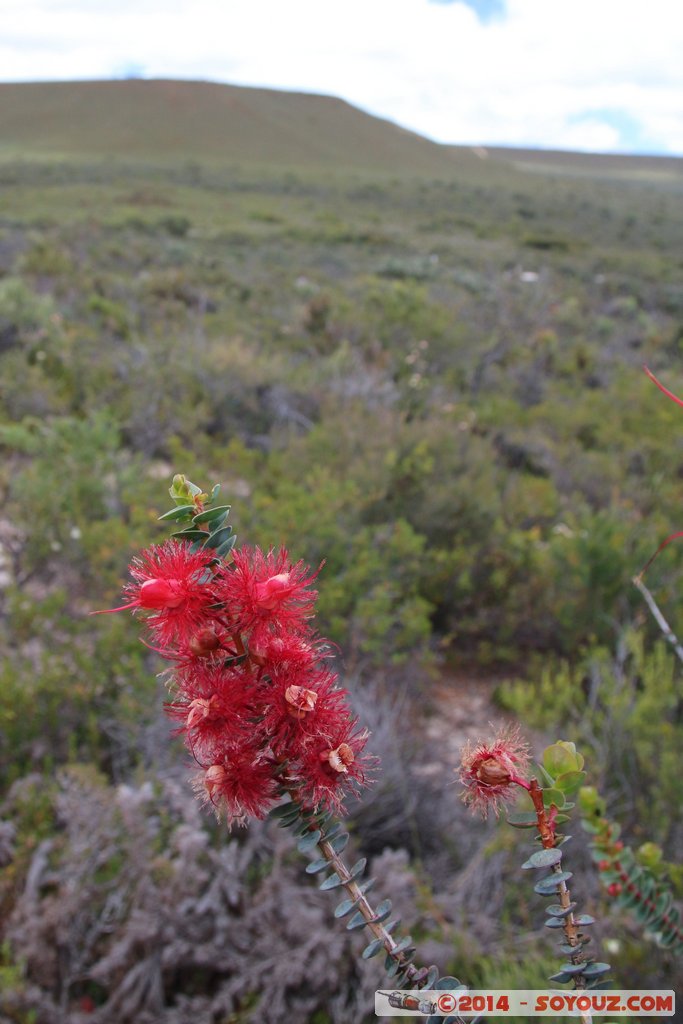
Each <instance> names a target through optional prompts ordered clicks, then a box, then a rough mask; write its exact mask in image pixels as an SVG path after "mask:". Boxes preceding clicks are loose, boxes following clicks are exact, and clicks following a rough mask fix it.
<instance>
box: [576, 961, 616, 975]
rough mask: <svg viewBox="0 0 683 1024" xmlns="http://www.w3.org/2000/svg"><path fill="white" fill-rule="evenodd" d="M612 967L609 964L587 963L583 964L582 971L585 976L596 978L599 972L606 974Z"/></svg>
mask: <svg viewBox="0 0 683 1024" xmlns="http://www.w3.org/2000/svg"><path fill="white" fill-rule="evenodd" d="M611 970H612V968H611V966H610V965H609V964H601V963H595V964H588V966H584V969H583V973H584V974H585V976H586V977H587V978H598V977H599V976H600V975H601V974H607V973H608V971H611Z"/></svg>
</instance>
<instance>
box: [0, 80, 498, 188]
mask: <svg viewBox="0 0 683 1024" xmlns="http://www.w3.org/2000/svg"><path fill="white" fill-rule="evenodd" d="M40 155H43V156H50V155H52V156H65V157H82V156H100V157H101V156H104V157H113V156H117V157H121V158H123V159H131V158H132V159H137V158H139V159H145V160H147V159H155V160H159V159H162V160H167V159H179V158H180V159H200V160H201V159H206V160H219V161H221V162H223V161H230V162H236V163H239V162H244V163H262V162H271V163H274V164H277V165H278V166H280V167H282V166H293V167H304V166H309V165H310V166H313V167H330V168H336V167H341V168H358V169H367V170H377V171H387V172H393V173H404V172H408V173H417V174H429V175H433V176H450V175H452V174H453V170H454V163H453V157H452V154H449V152H448V150H447V149H446V148H445V147H443V146H439V145H438V144H436V143H434V142H430V141H428V140H427V139H424V138H422V137H421V136H419V135H416V134H414V133H412V132H409V131H406V130H405V129H403V128H400V127H398V126H397V125H395V124H391V123H390V122H388V121H384V120H382V119H380V118H377V117H372V116H371V115H369V114H365V113H363V112H362V111H361V110H358V109H357V108H355V107H353V106H351V105H350V104H349V103H346V102H345V101H344V100H340V99H336V98H333V97H331V96H317V95H312V94H307V93H295V92H280V91H277V90H274V89H252V88H246V87H241V86H232V85H219V84H214V83H209V82H186V81H164V80H159V81H154V80H149V81H147V80H137V79H134V80H125V81H111V82H58V83H42V82H41V83H21V84H0V158H2V157H5V158H7V157H15V156H40ZM463 160H464V163H465V165H468V166H469V167H474V166H475V165H476V164H477V163H478V161H477V159H476V157H474V156H473V155H472V154H471V153H470V152H468V151H466V152H464V153H463V154H461V155H460V161H461V163H462V161H463Z"/></svg>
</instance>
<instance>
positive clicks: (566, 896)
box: [528, 779, 592, 1024]
mask: <svg viewBox="0 0 683 1024" xmlns="http://www.w3.org/2000/svg"><path fill="white" fill-rule="evenodd" d="M528 792H529V796H530V797H531V800H532V802H533V805H534V810H535V811H536V821H537V823H538V832H539V835H540V837H541V843H542V845H543V848H544V849H546V850H549V849H552V848H553V847H555V846H556V837H555V830H554V828H553V827H552V825H551V824H550V822H549V821H548V815H547V813H546V809H545V804H544V803H543V790H542V789H541V787H540V786H539V784H538V779H531V780H530V782H529V790H528ZM551 871H552V872H553V874H555V875H561V874H562V867H561V865H560V864H553V866H552V868H551ZM557 892H558V896H559V899H560V906H561V907H562V909H563V910H565V911H568V912H567V913H566V914H565V915H564V918H563V922H562V928H563V930H564V934H565V937H566V939H567V945H568V946H572V947H573V949H574V950H575V952H572V954H571V956H570V959H571V962H572V963H573V964H581V963H583V962H584V960H585V957H584V955H583V945H582V943H581V940H580V938H579V929H578V926H577V924H576V920H575V918H574V914H573V912H572V911H571V910H569V908H570V907H571V906H572V901H571V896H570V893H569V889H568V888H567V883H566V882H565V881H560V882H558V883H557ZM573 981H574V988H575V989H584V988H585V987H586V983H585V980H584V977H583V975H582V974H579V975H575V976H574V978H573ZM581 1020H582V1021H583V1022H584V1024H591V1021H592V1016H591V1014H590V1013H582V1014H581Z"/></svg>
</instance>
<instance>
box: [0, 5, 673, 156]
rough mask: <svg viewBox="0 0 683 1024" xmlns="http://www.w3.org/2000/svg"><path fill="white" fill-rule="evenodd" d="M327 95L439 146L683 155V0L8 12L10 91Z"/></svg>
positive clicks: (4, 24)
mask: <svg viewBox="0 0 683 1024" xmlns="http://www.w3.org/2000/svg"><path fill="white" fill-rule="evenodd" d="M125 77H143V78H185V79H202V80H210V81H217V82H230V83H232V84H235V85H258V86H268V87H273V88H278V89H291V90H300V91H305V92H320V93H326V94H331V95H335V96H340V97H342V98H343V99H346V100H348V101H349V102H351V103H353V104H354V105H356V106H358V107H360V108H361V109H363V110H366V111H368V112H370V113H372V114H376V115H378V116H380V117H385V118H387V119H389V120H391V121H394V122H396V123H397V124H400V125H402V126H403V127H405V128H409V129H412V130H413V131H416V132H419V133H420V134H422V135H426V136H427V137H428V138H432V139H434V140H436V141H437V142H449V143H460V144H466V145H508V146H533V147H540V148H549V149H553V148H560V149H580V150H591V151H595V152H632V153H656V154H675V155H683V5H682V4H681V0H0V81H15V82H17V81H38V80H41V81H51V80H55V81H56V80H70V79H94V78H96V79H102V78H125Z"/></svg>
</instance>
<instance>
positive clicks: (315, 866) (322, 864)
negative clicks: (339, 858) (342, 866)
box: [306, 857, 330, 874]
mask: <svg viewBox="0 0 683 1024" xmlns="http://www.w3.org/2000/svg"><path fill="white" fill-rule="evenodd" d="M329 866H330V862H329V861H328V860H326V859H325V857H322V858H321V859H319V860H311V862H310V864H306V874H317V873H318V872H319V871H324V870H325V869H326V867H329Z"/></svg>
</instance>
